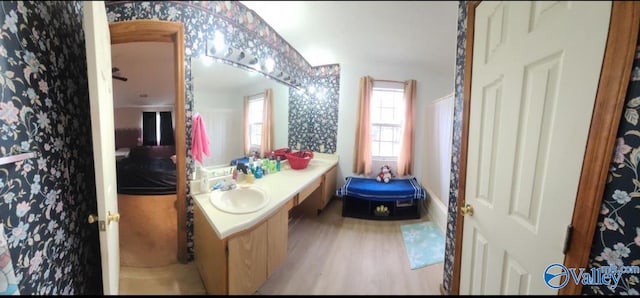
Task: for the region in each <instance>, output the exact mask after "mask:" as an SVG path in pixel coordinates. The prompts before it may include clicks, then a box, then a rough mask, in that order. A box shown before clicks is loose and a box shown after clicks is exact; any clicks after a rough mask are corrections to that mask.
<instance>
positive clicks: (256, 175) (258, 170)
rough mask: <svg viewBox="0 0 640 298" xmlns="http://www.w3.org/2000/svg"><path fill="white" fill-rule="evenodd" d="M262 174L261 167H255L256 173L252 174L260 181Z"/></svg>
mask: <svg viewBox="0 0 640 298" xmlns="http://www.w3.org/2000/svg"><path fill="white" fill-rule="evenodd" d="M262 174H263V172H262V167H261V166H257V167H256V171H255V173H254V176H255V177H256V179H260V178H262Z"/></svg>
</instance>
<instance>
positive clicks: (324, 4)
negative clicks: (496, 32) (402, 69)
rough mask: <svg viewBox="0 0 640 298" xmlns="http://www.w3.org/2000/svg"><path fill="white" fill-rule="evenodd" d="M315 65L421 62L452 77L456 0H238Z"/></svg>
mask: <svg viewBox="0 0 640 298" xmlns="http://www.w3.org/2000/svg"><path fill="white" fill-rule="evenodd" d="M240 2H241V3H242V4H244V5H245V6H247V7H248V8H249V9H252V10H253V11H255V12H256V13H257V14H258V15H259V16H260V17H262V19H264V20H265V21H266V22H267V24H269V25H270V26H271V27H272V28H273V29H274V30H275V31H276V32H277V33H278V34H280V36H282V37H283V38H284V40H286V41H287V42H288V43H289V44H291V46H293V47H294V48H295V49H296V50H297V51H298V52H299V53H300V54H301V55H302V56H303V57H304V58H305V59H306V60H307V61H308V62H309V63H310V64H311V65H312V66H317V65H324V64H333V63H345V62H347V61H369V62H384V63H391V64H398V65H418V66H422V67H424V68H425V69H428V70H430V71H436V72H440V73H443V74H446V75H450V76H451V77H453V71H454V65H455V52H456V48H455V46H456V30H457V29H456V27H457V13H458V10H457V7H458V2H457V1H240Z"/></svg>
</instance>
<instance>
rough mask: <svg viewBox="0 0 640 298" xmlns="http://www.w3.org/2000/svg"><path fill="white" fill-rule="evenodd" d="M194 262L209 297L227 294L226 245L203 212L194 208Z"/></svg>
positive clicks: (196, 207)
mask: <svg viewBox="0 0 640 298" xmlns="http://www.w3.org/2000/svg"><path fill="white" fill-rule="evenodd" d="M193 222H194V226H193V241H194V247H193V249H194V259H195V260H194V261H195V263H196V267H197V268H198V272H199V273H200V278H201V279H202V282H203V283H204V286H205V288H206V290H207V294H209V295H226V294H227V254H226V243H224V241H222V240H220V239H218V237H217V236H216V232H215V231H214V230H213V228H212V227H211V225H210V224H209V222H208V221H207V219H206V218H205V215H204V213H202V210H201V209H200V208H199V207H198V206H197V205H195V206H194V208H193Z"/></svg>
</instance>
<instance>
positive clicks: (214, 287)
mask: <svg viewBox="0 0 640 298" xmlns="http://www.w3.org/2000/svg"><path fill="white" fill-rule="evenodd" d="M287 241H288V207H287V206H283V208H280V210H279V211H278V212H277V213H275V214H274V215H272V216H271V217H269V218H268V219H267V220H266V221H263V222H262V223H260V224H257V225H256V226H254V227H252V228H251V229H249V230H246V231H242V232H240V233H238V234H235V235H232V236H230V237H228V238H226V239H222V240H221V239H219V238H218V237H217V235H216V233H215V231H213V229H212V228H211V226H210V225H209V223H208V222H207V220H206V218H204V214H203V213H202V211H201V210H200V208H199V207H198V206H197V205H196V206H194V242H195V243H194V253H195V263H196V267H197V268H198V271H199V272H200V277H201V278H202V281H203V283H204V285H205V288H206V290H207V294H213V295H252V294H255V292H256V290H258V288H260V286H262V284H264V282H265V281H267V278H269V276H270V275H271V274H272V273H273V272H274V271H275V270H276V269H277V268H278V267H279V266H280V265H281V264H282V263H283V262H284V260H285V259H286V257H287Z"/></svg>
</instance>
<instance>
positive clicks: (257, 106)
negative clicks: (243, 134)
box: [247, 93, 264, 152]
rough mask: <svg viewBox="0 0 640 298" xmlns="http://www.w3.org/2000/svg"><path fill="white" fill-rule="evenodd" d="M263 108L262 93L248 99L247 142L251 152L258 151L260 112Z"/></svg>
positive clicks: (259, 143)
mask: <svg viewBox="0 0 640 298" xmlns="http://www.w3.org/2000/svg"><path fill="white" fill-rule="evenodd" d="M263 107H264V93H260V94H258V95H254V96H252V97H249V107H248V108H249V111H248V113H247V115H248V116H249V119H248V121H247V122H248V124H249V131H248V133H249V142H250V144H251V152H253V151H260V145H261V141H260V140H261V139H262V111H263V109H262V108H263Z"/></svg>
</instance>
